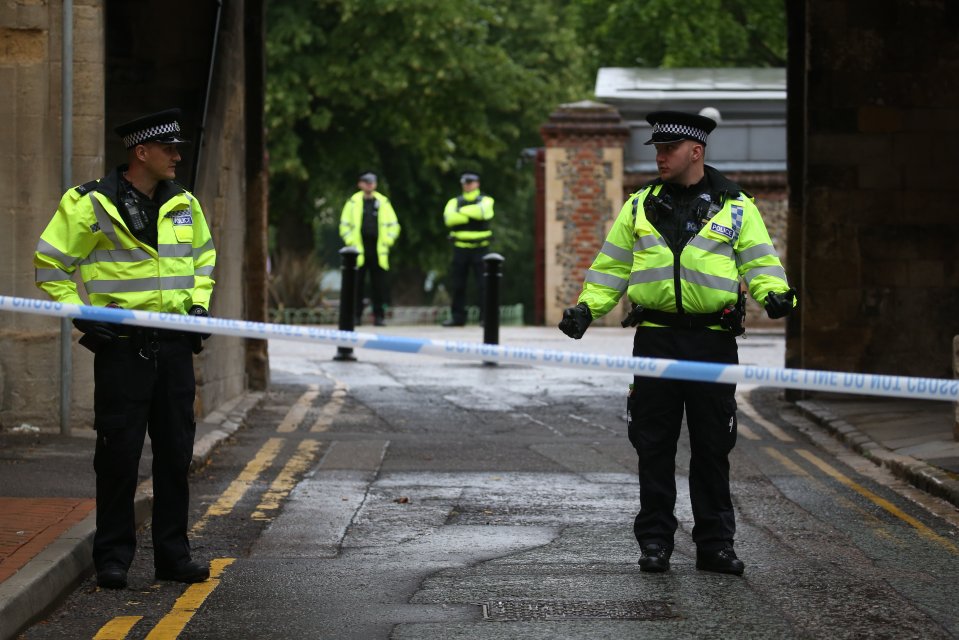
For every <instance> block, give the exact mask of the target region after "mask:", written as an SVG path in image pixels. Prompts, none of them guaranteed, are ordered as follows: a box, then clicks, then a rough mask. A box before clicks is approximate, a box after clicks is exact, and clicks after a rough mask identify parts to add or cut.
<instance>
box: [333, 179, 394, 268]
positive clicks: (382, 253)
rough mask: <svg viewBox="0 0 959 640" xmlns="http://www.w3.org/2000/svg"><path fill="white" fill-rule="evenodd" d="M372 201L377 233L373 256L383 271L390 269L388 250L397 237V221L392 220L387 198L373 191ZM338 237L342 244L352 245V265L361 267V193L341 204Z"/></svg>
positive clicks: (362, 261)
mask: <svg viewBox="0 0 959 640" xmlns="http://www.w3.org/2000/svg"><path fill="white" fill-rule="evenodd" d="M373 198H375V199H376V202H377V205H376V206H377V207H378V208H377V214H376V218H377V233H376V256H377V262H379V265H380V268H381V269H383V270H384V271H389V269H390V247H392V246H393V245H394V244H395V243H396V239H397V238H399V237H400V222H399V219H398V218H397V217H396V211H394V210H393V205H392V204H390V199H389V198H387V197H386V196H384V195H383V194H382V193H380V192H379V191H374V192H373ZM340 237H341V238H343V244H344V245H346V246H354V247H356V249H357V251H359V255H357V257H356V266H357V267H362V266H363V263H364V262H365V259H366V256H364V255H363V254H364V251H363V192H362V191H357V192H356V193H354V194H353V195H352V196H350V199H349V200H347V201H346V204H345V205H343V213H342V214H341V215H340Z"/></svg>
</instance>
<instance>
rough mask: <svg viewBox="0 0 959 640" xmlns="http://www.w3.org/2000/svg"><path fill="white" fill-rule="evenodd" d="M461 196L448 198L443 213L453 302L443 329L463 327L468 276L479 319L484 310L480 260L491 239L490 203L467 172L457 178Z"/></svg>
mask: <svg viewBox="0 0 959 640" xmlns="http://www.w3.org/2000/svg"><path fill="white" fill-rule="evenodd" d="M460 185H461V186H462V188H463V193H462V194H461V195H459V196H457V197H455V198H450V200H449V202H447V203H446V209H445V210H444V211H443V221H444V222H445V223H446V227H447V228H448V229H449V238H450V240H451V241H452V242H453V263H452V265H451V267H450V287H451V288H452V295H453V301H452V304H451V305H450V311H451V317H450V319H449V320H447V321H446V322H444V323H443V326H444V327H462V326H463V325H465V324H466V287H467V284H468V280H469V274H470V272H471V271H472V272H473V273H474V274H475V276H476V291H477V296H478V297H477V300H478V301H479V308H480V319H481V320H482V317H483V313H484V309H483V303H484V297H483V290H484V287H483V256H484V255H486V254H487V253H488V252H489V245H490V242H491V241H492V239H493V231H492V229H491V228H490V220H492V219H493V204H494V200H493V198H491V197H490V196H489V195H487V194H485V193H482V192H481V191H480V177H479V175H478V174H476V173H472V172H468V173H464V174H463V175H461V176H460Z"/></svg>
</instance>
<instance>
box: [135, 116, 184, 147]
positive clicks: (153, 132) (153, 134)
mask: <svg viewBox="0 0 959 640" xmlns="http://www.w3.org/2000/svg"><path fill="white" fill-rule="evenodd" d="M178 133H180V123H179V122H177V121H176V120H174V121H173V122H165V123H163V124H158V125H154V126H152V127H147V128H146V129H141V130H139V131H134V132H133V133H131V134H129V135H125V136H123V145H124V146H125V147H126V148H127V149H129V148H130V147H135V146H136V145H138V144H140V143H141V142H145V141H147V140H152V139H154V138H157V137H160V136H166V135H170V134H178Z"/></svg>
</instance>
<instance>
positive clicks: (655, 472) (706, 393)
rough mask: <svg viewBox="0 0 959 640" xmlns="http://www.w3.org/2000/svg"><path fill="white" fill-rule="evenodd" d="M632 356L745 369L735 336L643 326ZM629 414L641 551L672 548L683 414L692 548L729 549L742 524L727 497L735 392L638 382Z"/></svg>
mask: <svg viewBox="0 0 959 640" xmlns="http://www.w3.org/2000/svg"><path fill="white" fill-rule="evenodd" d="M633 355H634V356H639V357H653V358H673V359H677V360H698V361H703V362H720V363H727V364H737V363H738V362H739V357H738V354H737V347H736V339H735V337H733V335H732V334H730V333H727V332H720V331H712V330H709V329H701V330H688V329H672V328H656V327H639V328H638V329H637V331H636V336H635V338H634V341H633ZM628 409H629V414H628V415H629V441H630V442H631V443H632V445H633V447H634V448H635V449H636V453H637V455H638V456H639V493H640V510H639V514H637V516H636V520H635V522H634V523H633V531H634V533H635V534H636V540H637V541H639V543H640V545H645V544H648V543H658V544H662V545H667V546H670V547H671V546H672V544H673V535H674V533H675V532H676V527H677V522H676V516H675V514H674V510H675V506H676V476H675V460H676V444H677V441H678V440H679V433H680V428H681V426H682V421H683V414H684V412H685V415H686V425H687V428H688V429H689V441H690V449H691V458H690V461H689V497H690V501H691V502H692V508H693V520H694V526H693V541H694V542H695V543H696V546H697V547H698V548H700V549H702V550H709V551H712V550H717V549H722V548H723V547H726V546H731V545H732V543H733V537H734V535H735V533H736V520H735V515H734V513H733V504H732V498H731V497H730V493H729V452H730V451H732V449H733V446H734V445H735V444H736V432H737V422H736V385H734V384H714V383H709V382H692V381H685V380H668V379H665V378H646V377H641V376H635V377H634V382H633V392H632V394H631V395H630V397H629V401H628Z"/></svg>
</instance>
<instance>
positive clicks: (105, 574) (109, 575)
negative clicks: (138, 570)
mask: <svg viewBox="0 0 959 640" xmlns="http://www.w3.org/2000/svg"><path fill="white" fill-rule="evenodd" d="M97 586H98V587H100V588H101V589H125V588H126V586H127V570H126V569H124V568H123V567H120V566H118V565H113V564H111V565H107V566H105V567H103V568H102V569H99V570H97Z"/></svg>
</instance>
